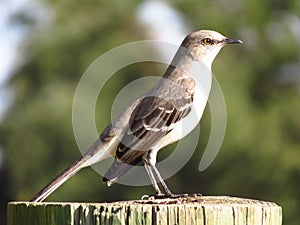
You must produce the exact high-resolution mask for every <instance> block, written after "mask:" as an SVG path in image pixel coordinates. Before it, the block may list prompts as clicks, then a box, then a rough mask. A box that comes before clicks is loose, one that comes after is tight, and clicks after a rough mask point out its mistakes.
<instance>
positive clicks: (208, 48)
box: [181, 30, 242, 68]
mask: <svg viewBox="0 0 300 225" xmlns="http://www.w3.org/2000/svg"><path fill="white" fill-rule="evenodd" d="M235 43H240V44H241V43H242V41H240V40H237V39H233V38H227V37H225V36H223V35H222V34H220V33H218V32H216V31H211V30H200V31H196V32H193V33H190V34H189V35H188V36H187V37H186V38H185V39H184V41H183V42H182V44H181V45H182V47H185V48H187V49H188V50H189V51H190V52H191V54H192V56H193V58H194V59H195V60H198V61H200V62H203V63H204V64H205V65H206V66H207V67H208V68H210V67H211V64H212V62H213V60H214V59H215V57H216V56H217V54H218V53H219V51H220V50H221V48H222V47H223V46H225V45H227V44H235Z"/></svg>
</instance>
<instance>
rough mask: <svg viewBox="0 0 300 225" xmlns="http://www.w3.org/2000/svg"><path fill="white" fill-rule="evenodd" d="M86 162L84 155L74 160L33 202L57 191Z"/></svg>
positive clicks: (84, 165) (39, 200)
mask: <svg viewBox="0 0 300 225" xmlns="http://www.w3.org/2000/svg"><path fill="white" fill-rule="evenodd" d="M86 166H87V165H86V162H85V160H84V158H83V157H81V158H80V159H79V160H77V161H76V162H74V163H73V164H72V165H71V166H69V167H68V168H67V169H65V170H64V171H63V172H62V173H61V174H59V175H58V176H57V177H56V178H55V179H54V180H52V181H51V182H50V183H49V184H48V185H47V186H45V187H44V188H43V189H42V190H41V191H40V192H39V193H38V194H37V195H36V196H35V197H34V198H32V199H31V200H30V201H31V202H41V201H43V200H44V199H45V198H47V197H48V196H49V195H50V194H51V193H52V192H53V191H55V190H56V189H57V188H58V187H59V186H61V185H62V184H63V183H64V182H66V181H67V180H68V179H69V178H70V177H72V176H73V175H75V174H76V173H77V172H78V171H79V170H81V169H82V168H84V167H86Z"/></svg>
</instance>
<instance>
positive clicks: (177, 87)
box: [31, 30, 242, 202]
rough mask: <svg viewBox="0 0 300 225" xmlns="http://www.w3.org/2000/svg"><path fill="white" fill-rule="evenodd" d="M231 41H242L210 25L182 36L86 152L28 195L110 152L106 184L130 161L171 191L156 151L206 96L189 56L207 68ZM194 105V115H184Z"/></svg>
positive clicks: (199, 109)
mask: <svg viewBox="0 0 300 225" xmlns="http://www.w3.org/2000/svg"><path fill="white" fill-rule="evenodd" d="M232 43H242V42H241V41H240V40H236V39H232V38H227V37H224V36H223V35H221V34H219V33H218V32H215V31H210V30H200V31H197V32H193V33H191V34H189V35H188V36H186V38H185V39H184V40H183V42H182V44H181V46H180V48H179V50H178V51H177V53H176V54H175V57H174V59H173V61H172V63H171V65H170V66H169V67H168V68H167V70H166V72H165V74H164V75H163V77H162V78H161V79H160V81H159V82H158V83H157V84H156V85H155V86H154V87H153V88H152V89H151V90H150V91H149V92H147V93H146V94H145V95H143V96H141V97H139V98H138V99H137V100H135V101H134V102H133V103H132V104H131V105H130V106H128V107H127V108H126V109H125V110H124V111H123V112H122V113H121V114H120V115H119V116H118V117H117V119H116V120H115V121H113V122H112V123H110V124H109V125H108V126H107V127H106V128H105V129H104V131H103V133H102V134H101V135H100V136H99V138H98V139H97V140H96V141H95V143H94V144H93V145H92V146H91V147H90V148H89V149H88V150H87V152H86V153H85V154H83V155H82V156H81V157H80V158H79V159H78V160H77V161H76V162H74V163H73V164H72V165H71V166H69V167H68V168H67V169H66V170H65V171H63V172H62V173H61V174H60V175H58V176H57V177H56V178H55V179H54V180H53V181H51V182H50V183H49V184H48V185H47V186H45V187H44V188H43V189H42V190H41V191H40V192H39V193H38V194H37V195H36V196H35V197H34V198H33V199H31V201H32V202H40V201H43V200H44V199H45V198H46V197H47V196H48V195H50V194H51V193H52V192H53V191H54V190H56V189H57V188H58V187H59V186H60V185H62V184H63V183H64V182H65V181H66V180H68V179H69V178H70V177H71V176H73V175H74V174H75V173H76V172H78V171H79V170H81V169H82V168H84V167H87V166H90V165H92V164H95V163H98V162H100V161H102V160H104V159H106V158H108V157H111V156H114V157H115V161H114V162H113V165H112V166H111V167H110V169H109V170H108V171H107V173H106V174H105V176H104V178H103V181H104V182H106V183H107V185H108V186H110V185H112V184H113V183H115V182H116V181H117V180H118V178H119V177H120V176H122V175H123V174H124V173H126V172H127V171H128V170H129V169H130V168H131V167H132V166H134V165H136V164H138V163H140V162H143V163H144V166H145V169H146V171H147V173H148V175H149V178H150V181H151V183H152V185H153V188H154V190H155V192H156V195H157V196H167V197H174V196H176V195H174V194H172V192H171V191H170V190H169V188H168V187H167V185H166V183H165V182H164V180H163V178H162V177H161V175H160V173H159V171H158V170H157V168H156V167H155V164H156V155H157V152H158V151H159V150H160V149H161V148H163V147H165V146H166V145H169V144H171V143H174V142H176V141H178V140H180V139H181V138H183V137H184V136H185V135H187V133H189V132H190V131H191V130H192V129H193V128H194V127H195V126H196V125H197V124H198V122H199V120H200V118H201V116H202V113H203V111H204V108H205V105H206V101H207V98H206V99H205V98H202V97H201V94H200V93H199V92H200V91H199V88H197V81H196V80H197V78H196V77H195V76H194V75H193V74H190V73H189V72H188V69H189V67H191V65H192V64H193V62H200V63H202V64H204V65H205V67H207V69H208V70H209V71H211V64H212V62H213V60H214V58H215V57H216V55H217V54H218V52H219V51H220V50H221V48H222V47H223V46H224V45H226V44H232ZM200 72H201V71H200ZM200 76H201V73H200ZM207 94H208V93H207ZM193 108H194V109H195V112H196V117H197V118H196V119H195V120H189V119H190V118H189V117H191V115H192V111H193ZM194 116H195V114H194ZM184 121H193V122H192V123H193V124H190V125H191V128H189V129H188V131H184V126H183V123H184ZM189 123H190V122H189ZM159 184H160V186H159ZM160 188H162V190H163V191H161V189H160Z"/></svg>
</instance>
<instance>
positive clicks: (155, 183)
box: [145, 162, 162, 195]
mask: <svg viewBox="0 0 300 225" xmlns="http://www.w3.org/2000/svg"><path fill="white" fill-rule="evenodd" d="M145 169H146V171H147V173H148V176H149V178H150V181H151V183H152V186H153V188H154V190H155V193H156V195H162V192H161V190H160V189H159V186H158V184H157V181H156V179H155V176H154V174H153V172H152V170H151V167H150V165H149V164H148V163H147V162H145Z"/></svg>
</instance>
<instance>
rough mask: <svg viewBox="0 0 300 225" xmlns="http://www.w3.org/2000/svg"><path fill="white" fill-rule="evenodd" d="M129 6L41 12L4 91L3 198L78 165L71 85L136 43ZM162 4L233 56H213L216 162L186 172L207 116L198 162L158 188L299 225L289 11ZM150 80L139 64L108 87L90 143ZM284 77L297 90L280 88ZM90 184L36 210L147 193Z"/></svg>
mask: <svg viewBox="0 0 300 225" xmlns="http://www.w3.org/2000/svg"><path fill="white" fill-rule="evenodd" d="M140 3H141V1H133V0H130V1H121V0H118V1H108V0H105V1H95V0H88V1H84V2H81V1H70V0H67V1H48V2H47V4H48V7H49V8H50V9H51V10H52V11H53V13H54V20H53V24H52V25H51V26H50V27H45V28H44V29H43V30H38V31H36V32H35V33H33V34H32V37H31V39H30V41H29V42H28V43H26V59H25V60H26V63H25V64H24V66H22V67H21V68H20V70H19V71H17V72H16V74H15V75H14V77H13V78H12V80H11V82H10V85H11V87H12V88H13V89H14V92H15V101H14V105H13V107H11V109H10V111H9V113H8V114H7V116H6V118H5V120H4V121H2V123H1V127H0V144H1V147H2V148H3V149H4V152H5V167H3V168H2V169H1V168H0V169H1V171H0V176H1V178H0V179H1V183H2V181H5V183H6V185H5V187H2V189H4V190H3V191H1V193H2V194H4V195H5V196H4V197H3V199H8V200H28V199H30V198H31V197H33V195H34V194H36V193H37V192H38V191H39V189H40V188H42V187H43V186H44V185H45V184H47V183H48V182H49V181H50V180H51V179H53V178H54V177H55V176H56V175H57V174H58V173H59V172H61V171H62V170H63V169H64V168H66V167H67V166H68V165H69V164H70V163H72V162H73V161H75V160H76V159H77V158H78V157H79V156H80V152H79V151H78V147H77V146H76V142H75V140H74V136H73V131H72V102H73V97H74V93H75V89H76V85H77V84H78V82H79V80H80V78H81V76H82V74H83V73H84V71H85V70H86V69H87V67H88V66H89V64H90V63H92V62H93V61H94V60H95V59H96V58H97V57H98V56H100V55H101V54H103V53H105V52H106V51H108V50H110V49H112V48H114V47H117V46H118V45H121V44H124V43H127V42H131V41H137V40H141V39H145V38H147V37H146V35H144V33H145V30H144V29H145V28H143V27H141V26H140V25H139V23H138V22H137V21H136V17H135V15H136V10H137V7H138V5H139V4H140ZM170 5H171V6H172V7H174V8H176V9H177V10H178V11H179V12H180V13H181V14H182V15H183V16H184V18H185V20H186V21H187V23H188V24H189V25H190V26H192V28H193V29H192V30H191V31H194V30H198V29H202V28H208V29H214V30H217V31H220V32H221V33H223V34H224V35H229V36H231V37H237V38H240V39H242V40H243V41H244V45H243V46H238V47H236V46H235V47H230V48H226V49H224V50H222V52H221V53H220V55H219V56H218V57H217V59H216V60H215V63H214V66H213V71H214V74H216V76H217V79H218V81H219V83H220V84H221V86H222V89H223V94H224V96H225V99H226V106H227V130H226V135H225V140H224V143H223V146H222V149H221V151H220V153H219V155H218V156H217V158H216V159H215V161H214V162H213V164H212V165H211V166H210V167H209V168H208V169H207V170H205V171H203V172H201V173H200V172H199V171H198V164H199V161H200V158H201V156H202V154H203V149H204V147H205V145H206V141H207V137H208V135H209V129H210V122H209V120H210V115H209V109H207V110H206V113H205V115H204V118H203V120H202V123H201V124H202V125H201V135H200V141H199V144H198V151H196V152H195V154H194V157H193V158H192V159H191V160H190V161H189V163H188V164H187V165H186V166H185V167H184V168H183V169H182V170H181V171H180V172H179V173H178V174H176V175H175V176H173V177H172V178H170V179H168V181H167V182H168V184H169V186H170V187H171V189H172V190H173V191H174V192H178V193H179V192H201V193H202V194H204V195H233V196H241V197H248V198H255V199H263V200H269V201H274V202H276V203H278V204H279V205H281V206H282V207H283V213H284V224H289V225H297V224H299V221H300V220H299V218H298V209H299V207H300V191H299V186H300V119H299V115H300V101H299V97H300V92H299V85H300V83H299V71H294V70H292V69H290V68H292V66H293V65H298V68H300V67H299V63H300V62H299V58H300V54H299V49H300V42H299V30H297V28H298V29H299V27H300V25H299V23H300V3H299V1H298V0H289V1H280V0H277V1H274V0H273V1H259V0H252V1H246V0H244V1H238V0H225V1H223V0H216V1H208V0H202V1H198V0H197V1H196V0H175V1H172V2H170ZM296 22H297V23H298V26H296V25H295V24H294V23H296ZM297 34H298V36H297ZM162 72H163V70H162V69H161V68H160V67H156V66H151V65H147V64H145V65H143V64H141V65H135V66H133V67H129V68H127V69H124V70H122V71H120V72H119V73H118V77H117V79H116V78H112V79H111V81H110V82H109V83H108V85H107V86H106V88H105V89H104V90H103V93H102V94H101V98H102V99H101V102H99V104H98V105H97V115H96V120H97V123H98V124H97V126H98V130H99V132H101V130H102V129H103V128H104V127H105V126H106V125H107V124H108V123H109V121H110V106H111V104H112V102H113V100H114V97H115V96H116V95H117V93H118V91H119V90H120V89H121V88H122V87H123V86H124V85H126V84H127V83H128V82H130V81H132V80H134V79H136V78H139V77H140V76H141V75H142V74H145V75H153V74H158V73H162ZM295 73H296V76H298V80H297V79H294V80H293V79H291V78H293V75H295ZM297 82H298V83H297ZM108 106H109V107H108ZM86 132H88V131H86ZM168 149H172V147H170V148H168ZM163 152H164V151H162V153H161V155H164V154H167V153H163ZM165 152H167V151H165ZM160 157H164V156H160ZM101 179H102V178H101V177H100V176H99V175H98V174H97V173H95V172H94V171H93V170H92V169H90V168H89V169H85V170H83V171H81V172H80V173H79V174H78V175H77V176H75V177H74V178H72V179H70V180H69V181H68V182H67V183H66V184H64V185H63V187H61V188H60V189H58V190H57V191H56V192H55V193H53V195H51V196H50V197H49V198H48V199H47V200H49V201H51V200H52V201H112V200H122V199H132V198H140V196H142V195H143V194H145V193H152V188H151V187H128V186H125V185H119V184H116V185H114V186H113V187H111V188H107V187H106V186H105V185H103V184H102V182H101Z"/></svg>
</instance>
